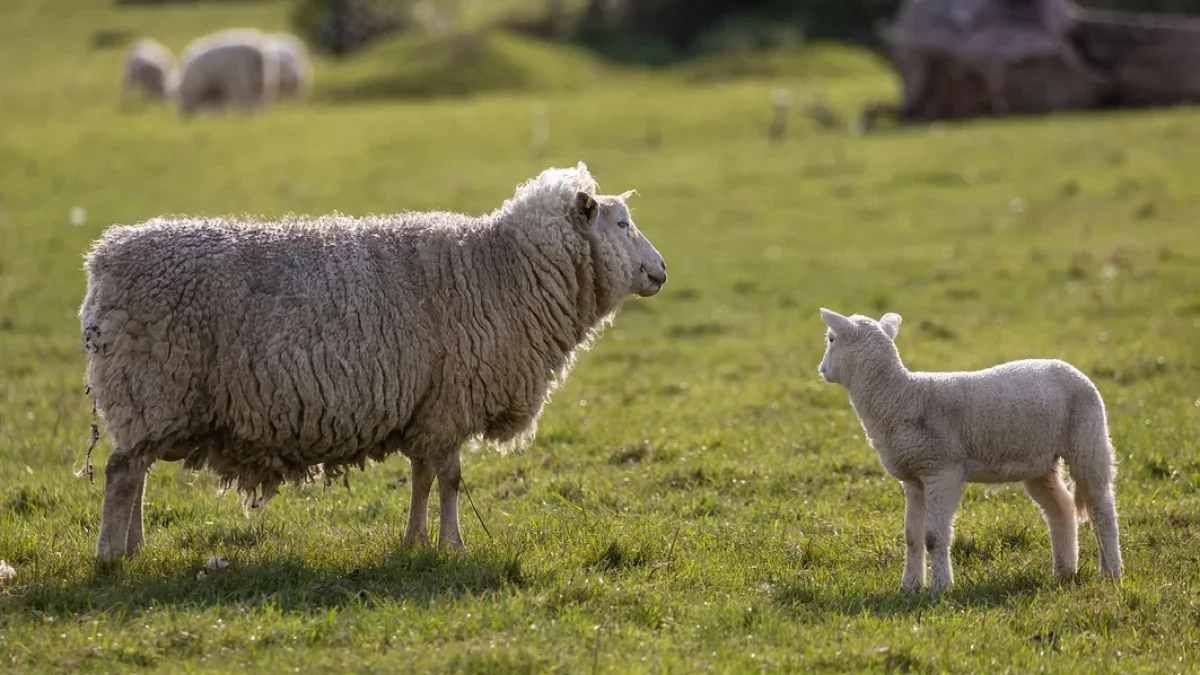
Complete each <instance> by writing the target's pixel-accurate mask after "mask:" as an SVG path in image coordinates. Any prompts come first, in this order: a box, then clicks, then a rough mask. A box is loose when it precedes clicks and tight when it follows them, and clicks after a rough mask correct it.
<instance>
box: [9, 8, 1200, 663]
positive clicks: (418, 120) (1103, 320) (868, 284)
mask: <svg viewBox="0 0 1200 675" xmlns="http://www.w3.org/2000/svg"><path fill="white" fill-rule="evenodd" d="M287 10H288V4H287V3H278V2H275V3H264V4H246V3H225V2H214V3H197V4H191V3H186V4H182V5H179V6H174V7H168V8H159V9H122V10H118V9H116V6H115V5H114V4H113V3H111V2H107V1H106V2H102V3H101V2H94V3H93V2H84V1H83V0H43V1H41V2H35V1H32V0H12V1H11V2H6V3H3V4H2V5H0V73H3V75H0V458H3V461H0V559H4V560H7V561H8V562H9V563H10V564H11V565H13V567H14V568H15V569H16V576H15V577H14V578H13V579H11V580H9V581H8V582H6V583H5V582H0V672H10V673H50V672H72V673H75V672H118V671H119V672H162V673H178V672H222V671H231V672H245V671H246V670H247V669H248V668H255V669H258V670H260V671H262V672H272V673H274V672H312V673H318V672H380V673H384V672H387V673H391V672H478V673H514V672H517V673H519V672H530V673H532V672H538V673H541V672H562V673H587V672H608V673H617V672H621V673H626V672H647V673H651V672H671V673H690V672H720V673H731V672H760V671H768V672H843V671H852V672H863V671H868V672H880V671H887V672H989V673H1001V672H1019V673H1028V672H1035V671H1036V672H1043V671H1044V672H1073V673H1074V672H1122V673H1134V672H1164V673H1165V672H1180V673H1185V672H1196V670H1197V669H1198V668H1200V346H1198V345H1200V340H1198V338H1200V229H1198V226H1197V221H1198V219H1200V181H1197V176H1198V175H1200V153H1197V152H1196V150H1195V147H1194V146H1195V145H1196V144H1197V143H1200V115H1198V114H1197V112H1196V111H1195V110H1189V109H1179V110H1172V111H1157V112H1147V113H1139V114H1109V115H1090V116H1088V115H1064V116H1056V117H1053V118H1044V119H1037V120H1033V119H1031V120H1008V121H996V122H979V123H974V124H965V125H951V126H948V127H944V128H922V129H910V130H905V131H895V132H888V133H880V134H874V135H869V136H865V137H857V136H854V135H851V134H849V133H846V132H845V131H844V130H833V131H823V130H821V129H820V128H819V127H818V126H817V125H815V124H813V123H812V122H810V121H809V120H807V119H806V118H805V117H804V116H803V115H801V114H799V113H797V114H796V115H795V116H794V118H793V119H792V127H791V134H790V136H789V138H788V139H787V141H786V142H784V143H782V144H779V145H773V144H770V143H768V141H767V138H766V128H767V125H768V124H769V121H770V108H769V105H768V101H769V98H770V92H771V90H772V89H774V88H778V87H785V88H788V89H790V90H791V91H792V92H793V94H794V95H795V96H796V97H802V96H816V97H820V98H822V99H824V100H826V101H828V102H829V103H830V105H832V106H833V107H834V108H836V109H837V110H839V111H841V112H842V113H844V114H850V113H851V112H853V110H855V109H856V107H857V106H859V105H861V104H862V103H864V102H866V101H868V100H870V99H878V98H889V97H893V96H894V95H895V84H894V82H893V80H892V79H891V77H890V75H888V73H887V72H886V71H883V70H878V69H872V68H873V67H872V66H871V63H872V62H871V60H870V59H869V58H867V57H864V56H857V55H854V54H847V53H843V52H841V51H839V50H829V51H827V52H813V53H811V54H809V55H804V54H801V55H798V56H795V58H794V59H791V60H788V59H779V58H777V59H776V61H777V62H776V65H775V66H772V67H770V68H764V69H763V70H762V72H766V73H775V74H774V75H770V76H766V77H757V78H741V79H727V80H720V79H718V80H713V79H712V78H711V77H704V78H700V77H698V76H697V72H699V71H697V70H696V69H697V68H700V69H704V68H712V69H715V70H716V71H717V72H719V71H720V70H721V68H720V64H713V63H710V64H708V65H707V66H706V65H704V64H700V65H695V64H691V65H689V66H688V67H687V68H688V70H682V71H678V72H674V71H663V72H655V73H630V72H625V71H621V70H618V69H615V68H613V67H609V66H605V65H602V64H594V65H589V64H588V63H586V62H585V60H586V58H588V57H585V56H583V55H581V54H571V55H569V58H567V57H566V56H564V57H563V58H561V59H560V58H554V59H550V58H530V55H531V54H533V55H536V54H537V53H539V50H544V51H545V52H546V53H547V54H559V53H560V51H561V49H562V48H559V47H553V48H552V47H548V46H544V45H532V44H523V43H521V44H518V41H517V40H516V38H509V37H503V38H497V39H496V41H495V43H494V45H493V46H494V47H495V48H496V49H500V50H508V51H514V52H516V53H517V55H516V56H515V57H514V59H513V61H512V63H515V64H517V66H518V67H520V68H524V69H530V70H531V71H532V72H530V73H528V75H529V76H528V77H523V78H517V79H515V80H513V81H514V82H517V83H518V85H519V86H516V87H515V88H514V89H512V90H504V89H499V90H494V91H492V92H491V93H488V94H486V95H482V96H478V97H470V98H456V97H443V98H435V99H420V98H417V97H414V96H405V97H401V98H393V99H381V98H379V97H365V98H363V99H362V100H353V101H336V100H334V99H333V97H332V96H328V95H323V94H322V92H324V93H325V94H328V92H329V91H332V90H333V89H334V88H336V87H337V86H348V83H349V84H352V83H354V82H356V81H360V79H356V78H361V81H366V80H367V79H369V78H370V77H373V76H374V74H377V73H381V72H383V70H382V68H383V66H382V63H381V59H382V58H383V57H382V56H380V55H381V54H384V55H385V54H387V53H389V50H396V51H398V52H404V51H405V49H407V47H404V46H403V45H400V46H396V45H386V44H385V45H383V46H381V47H380V48H379V50H374V51H370V52H368V53H367V54H365V55H364V56H363V57H362V58H361V59H359V60H356V61H351V62H349V63H345V64H330V63H326V62H321V63H320V64H319V65H318V71H317V78H318V81H319V85H318V86H319V88H323V89H319V91H318V92H317V93H318V96H317V97H316V100H315V101H314V103H313V104H312V105H310V106H307V107H303V108H296V109H277V110H273V111H271V112H269V113H268V114H265V115H262V116H258V117H254V118H242V117H239V116H231V117H225V118H201V119H197V120H194V121H193V122H191V123H188V124H183V123H181V122H180V120H179V119H178V118H177V116H176V115H174V114H173V112H172V111H170V110H167V109H163V108H153V107H150V108H146V109H144V110H141V111H138V112H132V113H129V112H122V111H121V110H119V109H118V106H117V99H116V82H117V75H118V68H119V62H120V58H121V50H119V49H117V50H93V49H90V48H89V39H90V37H91V36H92V35H93V34H94V32H95V31H97V30H101V29H116V28H124V29H129V30H133V31H135V32H146V33H149V34H151V35H155V36H157V37H159V38H160V39H162V40H164V41H165V42H167V43H168V44H169V45H170V46H171V47H172V48H174V49H179V48H180V47H182V46H183V44H184V43H185V42H186V41H187V40H188V39H189V38H190V37H193V36H194V35H196V34H198V33H200V32H202V31H205V30H209V29H214V28H220V27H224V26H227V25H233V24H237V23H256V24H258V25H260V26H262V27H264V28H278V27H283V26H284V25H285V19H286V13H287ZM506 53H507V51H506ZM779 64H783V65H779ZM776 66H778V67H776ZM539 68H545V72H540V71H538V70H537V69H539ZM568 68H578V69H579V72H580V73H587V75H586V76H585V75H580V77H574V76H571V77H564V76H563V74H562V73H563V70H562V69H568ZM710 74H711V73H710ZM411 77H419V75H411ZM531 83H532V84H531ZM401 89H403V88H401ZM535 101H543V102H544V103H545V105H546V109H547V116H548V119H549V125H550V139H549V143H548V145H547V147H546V150H545V152H544V154H542V155H540V156H535V155H533V154H532V153H531V151H530V142H529V138H530V133H531V132H530V126H531V107H532V106H533V104H534V102H535ZM580 159H582V160H585V161H586V162H588V164H589V166H590V168H591V169H592V171H593V172H594V174H595V175H596V176H597V177H598V179H599V181H600V183H601V188H602V189H603V190H604V191H606V192H610V193H616V192H621V191H623V190H626V189H630V188H636V189H637V190H638V192H639V194H640V196H638V197H635V198H634V201H633V204H634V207H635V218H636V220H637V222H638V224H639V227H640V228H641V229H642V230H643V232H645V233H646V235H647V236H648V237H649V238H650V239H651V240H652V241H653V242H654V244H655V245H656V246H657V248H658V249H659V250H660V251H661V252H662V253H663V255H664V256H665V258H666V259H667V261H668V263H669V265H670V269H671V279H670V282H669V283H668V284H667V286H666V287H665V289H664V290H663V292H662V293H661V294H659V295H658V296H657V297H654V298H651V299H646V300H632V301H630V302H629V303H628V304H627V305H626V307H625V309H624V311H623V312H622V314H621V315H620V316H619V317H618V319H617V322H616V324H615V325H614V326H613V327H612V328H611V329H610V330H609V331H608V332H607V333H606V334H605V335H604V337H603V339H602V340H600V341H599V342H598V343H597V344H596V345H595V346H594V347H593V349H592V350H591V351H590V352H588V353H585V354H583V355H582V357H581V359H580V360H579V363H578V366H577V367H576V369H575V371H574V372H573V374H572V375H571V377H570V379H569V380H568V381H567V384H566V385H565V386H564V387H563V388H562V389H560V390H559V391H558V392H557V393H556V394H555V397H554V399H553V401H552V402H551V404H550V406H549V407H548V409H547V411H546V414H545V416H544V417H543V419H542V423H541V427H540V433H539V436H538V438H537V441H536V443H535V445H534V447H533V448H531V449H530V450H528V451H527V452H525V453H523V454H514V455H509V456H500V455H497V454H494V453H480V454H468V455H466V456H465V457H464V473H465V478H466V481H467V486H468V488H469V489H470V492H471V494H472V496H473V497H474V501H475V504H476V506H477V507H478V509H479V512H480V514H481V516H482V518H483V520H484V521H485V522H486V524H487V528H488V530H490V533H491V536H489V535H488V534H487V533H485V531H484V529H483V527H481V525H480V523H479V521H478V520H477V519H476V517H475V515H474V513H473V512H472V511H471V509H470V506H469V505H468V504H466V502H465V500H464V503H463V507H462V513H463V528H464V536H465V537H466V538H467V544H468V546H469V551H468V552H467V553H466V554H455V553H450V552H445V551H442V552H438V551H416V552H412V551H406V550H404V549H402V548H401V547H400V546H399V543H400V537H401V534H402V531H403V525H404V519H405V515H406V512H407V508H408V486H407V483H406V480H407V465H406V462H404V460H403V459H402V458H393V459H392V460H390V461H388V462H386V463H384V464H382V465H377V466H374V467H372V468H370V469H369V470H368V471H367V472H365V473H361V474H360V473H355V474H353V475H352V476H351V489H350V490H346V489H344V488H341V487H337V488H331V489H329V490H322V488H321V486H320V485H319V484H318V485H307V486H299V487H288V488H286V489H285V490H284V491H283V493H282V494H281V496H280V497H279V498H278V499H276V500H275V501H274V502H272V504H271V506H270V508H269V509H268V510H267V513H266V515H265V516H264V517H263V518H262V520H261V521H259V520H255V519H247V518H246V517H244V516H243V514H242V511H241V509H240V505H239V503H238V501H237V499H236V498H235V497H234V496H232V495H227V496H225V497H223V498H218V497H217V496H216V489H215V488H216V485H215V481H214V479H213V477H212V476H211V475H209V474H198V475H191V474H180V473H179V471H178V470H177V468H176V466H175V465H171V464H159V465H157V467H156V469H155V470H154V472H153V474H152V476H151V478H150V481H149V485H148V488H147V499H148V501H147V505H146V523H147V547H146V548H144V549H143V551H142V555H141V556H140V557H138V558H136V559H134V560H132V561H129V562H128V563H126V564H124V565H120V566H117V567H115V568H113V569H102V568H97V567H95V566H94V565H93V562H92V554H93V551H94V547H95V539H96V534H97V528H98V525H99V514H100V503H101V495H102V489H103V475H102V467H103V462H104V460H105V458H106V456H107V453H108V450H109V446H108V445H107V443H106V442H102V443H101V445H100V446H99V447H98V448H97V450H96V453H95V456H94V461H95V463H96V464H97V467H98V471H97V476H96V482H95V484H89V483H88V482H87V481H86V480H81V479H78V478H76V477H75V473H74V472H75V471H76V470H77V469H79V468H80V467H81V466H82V464H83V457H84V451H85V449H86V447H87V445H88V440H89V424H90V422H91V414H90V413H91V411H90V406H89V402H88V399H87V397H86V396H85V395H84V392H83V357H82V354H81V349H80V346H79V325H78V321H77V319H76V311H77V309H78V306H79V304H80V302H81V301H82V298H83V292H84V279H83V275H82V273H81V269H80V268H81V263H82V256H83V254H84V252H85V251H86V250H87V247H88V245H89V243H90V242H91V241H92V240H93V239H94V238H96V237H97V236H99V234H100V233H101V232H102V231H103V229H104V228H105V227H107V226H108V225H110V224H113V223H129V222H136V221H138V220H140V219H144V218H148V217H151V216H154V215H158V214H162V213H182V212H187V213H198V212H204V213H209V214H220V213H235V212H256V213H262V214H267V215H279V214H283V213H286V212H289V211H294V212H307V213H320V212H327V211H331V210H339V211H342V212H345V213H350V214H366V213H370V212H387V211H394V210H400V209H423V208H446V209H454V210H462V211H467V212H472V213H479V212H483V211H487V210H490V209H491V208H493V207H494V206H496V205H498V204H499V203H500V201H501V200H503V199H504V198H505V197H507V196H508V195H510V194H511V191H512V189H513V187H514V186H515V185H516V184H517V183H519V182H520V181H522V180H524V179H525V178H527V177H530V176H532V175H535V174H536V173H537V172H539V171H540V170H541V169H543V168H545V167H547V166H564V165H573V164H574V163H575V162H577V161H578V160H580ZM75 207H80V208H82V209H84V210H85V212H86V222H84V223H83V224H80V225H73V224H72V223H71V221H70V218H69V213H70V211H71V210H72V209H73V208H75ZM819 306H827V307H831V308H833V309H836V310H838V311H841V312H842V313H845V314H849V313H853V312H866V313H872V314H873V315H875V316H878V315H880V314H882V313H883V312H885V311H896V312H900V313H901V314H903V315H904V318H905V323H904V327H903V329H902V331H901V334H900V337H899V340H898V344H899V348H900V350H901V353H902V355H903V356H904V357H905V360H906V363H907V364H908V365H909V367H910V368H914V369H969V368H978V367H984V366H988V365H992V364H994V363H997V362H1000V361H1004V360H1009V359H1015V358H1022V357H1030V356H1044V357H1059V358H1063V359H1066V360H1068V361H1070V362H1072V363H1074V364H1076V365H1077V366H1079V367H1080V368H1082V369H1083V370H1084V371H1085V372H1087V373H1089V374H1090V375H1091V376H1092V377H1093V378H1094V379H1095V381H1096V383H1097V386H1098V387H1099V388H1100V391H1101V393H1102V394H1103V395H1104V397H1105V399H1106V402H1107V404H1108V409H1109V416H1110V423H1111V432H1112V437H1113V441H1114V444H1115V446H1116V448H1117V451H1118V455H1119V457H1120V466H1119V475H1118V480H1117V500H1118V509H1119V514H1120V524H1121V527H1122V544H1123V550H1124V556H1125V564H1126V576H1125V577H1124V578H1123V579H1122V580H1121V581H1120V582H1117V583H1113V582H1108V581H1104V580H1102V579H1100V578H1099V577H1098V575H1097V570H1096V568H1097V553H1096V544H1095V541H1094V539H1093V537H1092V534H1091V528H1090V525H1086V526H1084V527H1083V528H1082V530H1081V542H1082V543H1081V568H1082V569H1081V574H1080V576H1079V578H1078V579H1077V580H1075V581H1070V582H1065V583H1060V582H1057V581H1055V579H1054V578H1053V577H1052V576H1051V573H1050V563H1051V558H1050V548H1049V537H1048V535H1047V532H1046V529H1045V527H1044V525H1043V523H1042V521H1041V519H1040V516H1039V513H1038V511H1037V510H1036V507H1035V506H1034V505H1033V504H1032V502H1030V501H1029V499H1028V498H1027V497H1026V496H1025V494H1024V492H1023V491H1022V490H1021V488H1020V486H1017V485H1011V486H990V487H987V486H981V485H972V486H970V487H969V488H968V489H967V491H966V494H965V497H964V500H963V506H962V510H961V512H960V515H959V518H958V521H957V522H958V526H957V534H956V536H957V538H956V541H955V542H954V547H953V560H954V564H955V572H956V580H955V581H956V585H955V586H954V587H953V589H952V590H951V591H950V592H948V593H946V594H945V595H944V596H942V597H941V598H938V599H934V598H930V597H928V596H910V595H902V594H901V593H900V592H899V581H900V573H901V569H902V564H903V549H904V542H903V534H902V514H903V496H902V493H901V490H900V487H899V484H898V483H897V482H895V481H894V480H892V479H890V478H889V477H888V476H887V475H886V474H885V473H884V472H883V471H882V469H881V467H880V464H879V461H878V459H877V458H876V456H875V454H874V452H873V451H872V450H871V448H870V447H869V446H868V445H867V443H866V441H865V439H864V438H863V433H862V430H861V428H860V426H859V424H858V421H857V419H856V417H855V416H854V413H853V411H852V409H851V408H850V405H849V402H848V400H847V397H846V394H845V391H844V390H842V389H841V388H840V387H835V386H833V385H826V384H823V383H822V382H821V381H820V377H819V376H818V374H817V371H816V367H817V365H818V363H819V361H820V358H821V354H822V351H823V347H824V345H823V333H824V326H823V324H822V322H821V320H820V317H819V315H818V313H817V308H818V307H819ZM435 501H436V500H435ZM435 508H436V506H435ZM434 523H436V520H434ZM214 555H219V556H224V557H226V558H227V559H228V561H229V565H228V567H225V568H223V569H216V570H205V569H204V565H205V562H206V561H207V560H208V559H209V557H210V556H214Z"/></svg>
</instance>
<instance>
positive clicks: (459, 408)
mask: <svg viewBox="0 0 1200 675" xmlns="http://www.w3.org/2000/svg"><path fill="white" fill-rule="evenodd" d="M631 194H632V192H626V193H624V194H621V195H617V196H609V195H600V194H597V184H596V181H595V179H594V178H593V177H592V175H591V174H590V172H589V171H588V168H587V166H586V165H585V164H584V163H582V162H580V163H579V164H578V165H577V166H576V167H574V168H569V169H557V168H551V169H547V170H546V171H543V172H542V173H541V174H539V175H538V176H537V177H536V178H533V179H530V180H528V181H526V182H525V183H523V184H521V185H520V186H518V187H517V189H516V191H515V193H514V195H513V196H512V197H511V198H510V199H508V200H507V201H505V202H504V203H503V204H502V205H501V206H500V207H499V208H497V209H496V210H494V211H492V212H491V213H490V214H487V215H482V216H477V217H473V216H467V215H462V214H456V213H449V212H442V211H434V212H405V213H398V214H394V215H388V216H371V217H364V218H352V217H348V216H344V215H340V214H332V215H328V216H323V217H289V218H287V219H285V220H283V221H274V222H272V221H260V220H255V219H252V218H248V217H247V218H238V219H234V218H165V217H164V218H155V219H152V220H150V221H147V222H144V223H141V224H138V225H117V226H114V227H111V228H109V229H108V230H107V231H106V232H105V233H104V234H103V235H102V236H101V238H100V239H99V240H98V241H97V242H95V244H94V246H93V248H92V250H91V251H90V252H89V254H88V256H87V260H86V264H85V270H86V275H87V293H86V296H85V299H84V301H83V304H82V306H81V308H80V311H79V318H80V324H81V328H82V334H83V345H84V351H85V352H86V354H87V359H88V363H87V373H86V379H87V384H88V388H89V391H90V393H91V396H92V398H93V402H94V404H95V406H96V410H97V411H98V413H99V416H100V417H101V418H102V421H103V422H104V425H105V430H106V433H107V435H108V436H109V437H110V438H111V440H112V443H113V451H112V453H111V455H110V456H109V459H108V462H107V464H106V470H105V488H104V502H103V509H102V517H101V524H100V535H99V541H98V544H97V557H98V558H101V559H108V558H115V557H120V556H129V555H133V554H134V553H135V552H136V550H137V549H138V547H139V546H140V545H141V544H142V541H143V532H142V496H143V491H144V488H145V479H146V472H147V470H148V469H149V467H150V466H151V465H152V464H153V463H154V462H155V461H157V460H164V461H180V460H182V461H183V462H184V465H183V466H184V467H185V468H204V467H207V468H209V469H212V470H213V471H215V472H216V473H217V474H218V475H219V477H220V478H221V482H222V488H223V489H224V488H228V487H235V488H236V489H237V490H238V491H239V492H241V493H242V495H243V497H244V498H245V499H246V502H247V504H248V505H249V506H250V507H252V508H257V507H261V506H263V505H265V504H266V502H267V500H269V499H270V498H271V497H272V496H273V495H274V494H275V493H276V492H277V491H278V488H279V486H280V485H282V484H283V483H285V482H294V481H301V480H311V479H313V478H315V477H317V476H319V475H320V474H321V473H323V474H324V476H325V480H327V481H329V480H332V479H334V478H337V477H338V476H340V475H344V472H345V470H346V469H348V468H349V467H352V466H358V467H359V468H360V469H364V470H365V463H366V461H368V460H371V461H382V460H384V459H385V458H387V457H389V456H390V455H392V454H394V453H396V452H400V453H402V454H404V455H405V456H406V457H407V458H408V459H409V462H410V465H411V477H412V480H411V484H412V488H411V491H412V502H411V504H410V508H409V518H408V526H407V529H406V531H405V535H404V542H405V543H406V544H415V545H422V544H427V543H428V541H429V535H428V529H427V525H426V520H427V517H428V503H429V493H430V489H431V486H432V484H433V480H434V478H435V477H436V478H437V480H438V488H439V497H440V500H441V510H440V525H441V527H440V531H439V539H438V540H439V544H447V545H450V546H452V547H454V548H457V549H464V548H465V545H464V543H463V540H462V537H461V534H460V532H459V523H458V506H457V503H458V486H459V482H460V478H461V468H460V448H461V445H462V444H463V443H464V442H466V441H468V440H470V441H472V442H478V441H480V440H482V441H484V442H486V443H488V444H490V445H492V446H493V447H496V448H498V449H500V450H502V451H505V450H508V449H511V448H514V447H518V446H524V445H527V444H528V443H529V442H530V441H531V440H532V438H533V436H534V435H535V433H536V426H537V420H538V418H539V416H540V415H541V412H542V409H543V407H544V406H545V405H546V403H547V401H548V398H549V396H550V394H551V393H552V392H553V390H554V389H555V388H556V387H557V386H558V385H559V384H560V383H561V382H562V381H563V380H564V379H565V378H566V377H567V374H568V372H569V371H570V369H571V368H572V366H573V364H574V362H575V359H576V356H577V354H578V352H579V351H580V350H583V349H586V348H587V347H588V346H589V345H590V344H591V342H592V341H593V340H594V338H595V337H596V336H597V335H599V334H600V333H601V332H602V330H603V329H604V328H605V327H606V326H607V325H609V324H610V323H611V322H612V321H613V319H614V318H615V315H616V314H617V312H618V310H619V309H620V307H621V306H622V304H623V302H624V301H625V299H626V298H628V297H630V296H634V295H636V296H641V297H650V296H653V295H655V294H657V293H658V292H659V290H660V289H661V288H662V287H663V284H665V283H666V281H667V274H666V263H665V262H664V260H663V258H662V256H661V255H660V254H659V252H658V251H657V250H656V249H655V248H654V246H653V245H652V244H651V243H650V241H649V240H648V239H646V238H645V237H644V236H643V235H642V234H641V233H640V232H639V231H638V229H637V227H636V226H635V225H634V223H633V219H632V217H631V215H630V210H629V205H628V198H629V196H630V195H631Z"/></svg>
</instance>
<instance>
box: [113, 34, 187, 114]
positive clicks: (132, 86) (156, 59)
mask: <svg viewBox="0 0 1200 675" xmlns="http://www.w3.org/2000/svg"><path fill="white" fill-rule="evenodd" d="M174 71H175V55H174V54H173V53H172V52H171V50H170V49H168V48H167V46H166V45H164V44H163V43H161V42H159V41H158V40H155V39H154V38H141V39H140V40H138V41H137V42H135V43H133V46H132V47H130V48H129V51H128V52H127V53H126V55H125V63H124V66H123V67H122V69H121V96H122V99H123V100H127V99H128V96H129V94H130V93H131V92H133V91H134V90H140V91H141V92H142V95H143V96H145V97H146V98H147V99H150V100H153V101H162V100H165V99H167V98H169V97H170V96H171V95H172V94H173V93H174V92H173V88H174V78H173V74H174Z"/></svg>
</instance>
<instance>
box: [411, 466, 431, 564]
mask: <svg viewBox="0 0 1200 675" xmlns="http://www.w3.org/2000/svg"><path fill="white" fill-rule="evenodd" d="M408 461H409V464H411V466H412V503H411V504H409V505H408V527H407V528H406V529H405V530H404V543H405V545H410V546H411V545H413V544H417V545H425V544H428V543H429V524H428V523H429V490H430V489H431V488H432V487H433V467H432V466H431V465H430V463H429V460H428V459H425V458H423V457H421V458H416V457H413V458H409V460H408Z"/></svg>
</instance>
